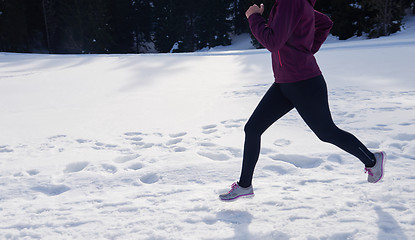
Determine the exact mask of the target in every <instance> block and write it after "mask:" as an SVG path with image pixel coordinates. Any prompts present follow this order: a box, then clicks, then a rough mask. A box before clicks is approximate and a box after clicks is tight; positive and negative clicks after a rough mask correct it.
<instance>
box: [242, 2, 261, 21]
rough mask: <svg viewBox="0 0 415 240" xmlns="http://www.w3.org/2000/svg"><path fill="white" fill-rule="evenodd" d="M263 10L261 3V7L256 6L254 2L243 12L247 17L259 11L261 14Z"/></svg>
mask: <svg viewBox="0 0 415 240" xmlns="http://www.w3.org/2000/svg"><path fill="white" fill-rule="evenodd" d="M264 10H265V7H264V4H263V3H261V7H258V5H256V4H254V5H252V6H250V7H249V8H248V10H247V11H246V13H245V15H246V18H249V17H250V16H251V15H252V14H254V13H259V14H261V15H262V14H263V13H264Z"/></svg>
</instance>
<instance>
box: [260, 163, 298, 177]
mask: <svg viewBox="0 0 415 240" xmlns="http://www.w3.org/2000/svg"><path fill="white" fill-rule="evenodd" d="M263 169H264V170H268V171H271V172H275V173H278V174H280V175H285V174H288V173H290V172H292V169H289V168H287V167H284V166H277V165H268V166H264V167H263Z"/></svg>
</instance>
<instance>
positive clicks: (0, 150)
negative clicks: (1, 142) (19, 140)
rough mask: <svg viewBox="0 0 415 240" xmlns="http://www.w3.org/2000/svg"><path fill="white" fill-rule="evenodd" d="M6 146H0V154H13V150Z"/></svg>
mask: <svg viewBox="0 0 415 240" xmlns="http://www.w3.org/2000/svg"><path fill="white" fill-rule="evenodd" d="M7 147H8V146H0V153H10V152H13V149H9V148H7Z"/></svg>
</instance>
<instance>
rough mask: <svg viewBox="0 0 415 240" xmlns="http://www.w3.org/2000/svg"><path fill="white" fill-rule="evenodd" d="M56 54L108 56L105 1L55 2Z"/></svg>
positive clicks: (70, 0)
mask: <svg viewBox="0 0 415 240" xmlns="http://www.w3.org/2000/svg"><path fill="white" fill-rule="evenodd" d="M57 11H58V13H57V14H58V16H59V19H60V24H59V28H58V31H59V39H58V51H59V52H67V53H109V49H110V47H111V43H112V39H111V35H110V34H109V32H110V28H109V16H108V1H107V0H89V1H84V0H59V1H58V2H57Z"/></svg>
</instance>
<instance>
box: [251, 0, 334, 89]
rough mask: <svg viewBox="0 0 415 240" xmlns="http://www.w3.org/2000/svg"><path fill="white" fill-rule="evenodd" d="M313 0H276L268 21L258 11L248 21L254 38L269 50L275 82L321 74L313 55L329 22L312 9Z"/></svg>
mask: <svg viewBox="0 0 415 240" xmlns="http://www.w3.org/2000/svg"><path fill="white" fill-rule="evenodd" d="M315 2H316V0H277V1H276V2H275V4H274V6H273V7H272V10H271V13H270V16H269V21H268V23H267V22H266V21H265V19H264V18H263V17H262V16H261V14H259V13H256V14H252V15H251V16H250V17H249V19H248V21H249V26H250V28H251V31H252V34H253V35H254V36H255V38H256V39H257V40H258V41H259V42H260V43H261V44H262V45H263V46H264V47H265V48H267V49H268V50H269V51H270V52H271V53H272V68H273V70H274V77H275V82H277V83H292V82H298V81H303V80H307V79H310V78H313V77H316V76H318V75H320V74H321V71H320V69H319V67H318V65H317V61H316V59H315V58H314V53H316V52H317V51H318V50H319V49H320V47H321V45H322V44H323V42H324V41H325V40H326V38H327V36H328V34H329V32H330V29H331V27H332V26H333V22H332V21H331V20H330V18H329V17H327V16H326V15H324V14H322V13H320V12H317V11H315V10H314V8H313V7H314V4H315Z"/></svg>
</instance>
